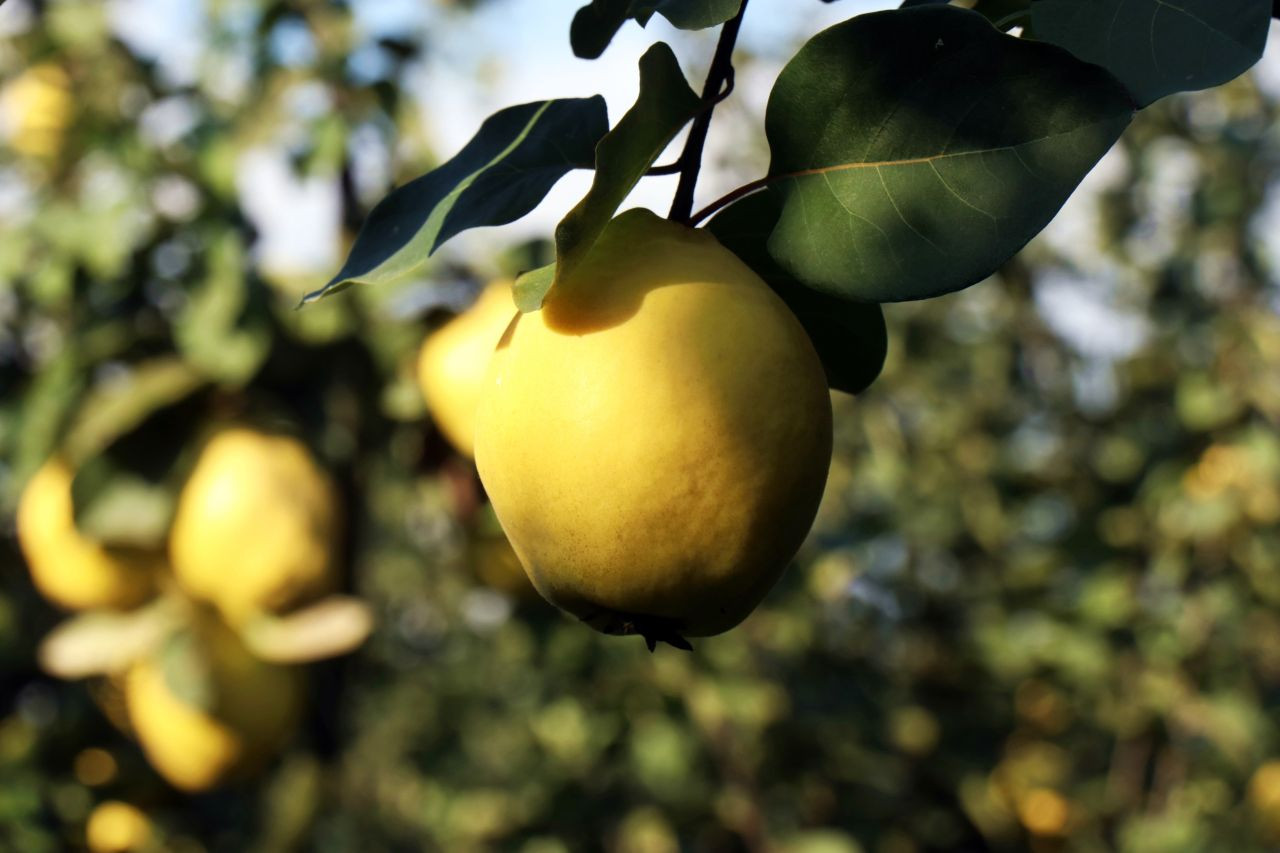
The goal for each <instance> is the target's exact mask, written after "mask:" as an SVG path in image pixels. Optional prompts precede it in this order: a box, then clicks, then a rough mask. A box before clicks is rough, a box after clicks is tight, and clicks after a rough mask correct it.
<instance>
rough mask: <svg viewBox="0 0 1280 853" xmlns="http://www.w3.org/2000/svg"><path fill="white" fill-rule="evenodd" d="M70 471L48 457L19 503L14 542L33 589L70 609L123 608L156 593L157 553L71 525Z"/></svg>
mask: <svg viewBox="0 0 1280 853" xmlns="http://www.w3.org/2000/svg"><path fill="white" fill-rule="evenodd" d="M73 477H74V473H73V472H72V470H71V468H70V467H68V466H67V464H66V463H65V462H63V461H62V460H60V459H56V458H55V459H51V460H49V461H48V462H46V463H45V464H44V465H43V466H41V468H40V469H39V470H38V471H37V472H36V474H35V476H34V477H32V478H31V481H30V482H29V483H28V484H27V487H26V488H25V489H24V490H23V492H22V498H21V500H20V502H19V504H18V518H17V525H18V541H19V543H20V544H21V546H22V553H23V554H24V556H25V557H26V559H27V568H28V569H29V570H30V572H31V580H32V581H33V582H34V583H35V586H36V589H38V590H39V591H40V593H41V594H42V595H43V596H44V597H45V598H47V599H49V601H51V602H53V603H54V604H57V605H59V606H61V607H65V608H67V609H69V610H87V609H91V608H96V607H110V608H115V609H127V608H130V607H134V606H136V605H138V604H141V603H142V602H144V601H146V600H147V599H148V598H150V597H151V595H152V594H153V593H154V592H155V584H156V578H157V576H158V575H159V573H160V572H161V571H162V569H163V567H164V557H163V555H162V554H158V553H150V552H144V551H135V550H129V551H123V550H121V551H116V550H108V549H107V548H105V547H104V546H103V545H101V544H99V543H98V542H95V541H93V540H92V539H89V538H87V537H85V536H84V535H83V534H81V533H80V531H79V530H77V529H76V524H75V515H74V510H73V507H72V502H71V481H72V478H73Z"/></svg>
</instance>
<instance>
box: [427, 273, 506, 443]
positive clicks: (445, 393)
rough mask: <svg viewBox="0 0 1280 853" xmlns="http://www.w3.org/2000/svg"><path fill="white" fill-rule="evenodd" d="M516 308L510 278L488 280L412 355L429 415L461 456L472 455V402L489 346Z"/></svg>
mask: <svg viewBox="0 0 1280 853" xmlns="http://www.w3.org/2000/svg"><path fill="white" fill-rule="evenodd" d="M515 313H516V309H515V305H514V304H513V303H512V301H511V283H510V282H509V281H506V280H503V279H499V280H497V281H494V282H492V283H490V284H489V285H488V286H487V287H486V288H485V289H484V290H483V291H482V292H481V294H480V298H479V299H477V300H476V303H475V304H474V305H472V306H471V307H470V308H468V309H467V310H466V311H464V312H463V313H461V314H459V315H458V316H457V317H454V318H453V319H452V320H450V321H449V322H448V323H446V324H444V325H443V326H441V327H440V328H439V329H438V330H436V331H435V332H434V333H432V334H431V335H430V336H429V337H428V338H427V339H426V341H425V342H424V343H423V345H422V350H421V352H420V353H419V356H418V384H419V385H420V386H421V388H422V395H423V396H424V397H425V398H426V400H427V406H428V407H429V408H430V410H431V417H432V419H433V420H434V421H435V422H436V426H438V427H439V428H440V431H441V432H442V433H444V436H445V438H447V439H449V443H450V444H452V445H453V446H454V448H455V449H456V450H457V451H458V452H459V453H461V454H462V455H463V456H467V457H472V456H474V455H475V449H474V442H475V422H476V407H477V406H478V405H479V403H480V390H481V388H482V387H483V385H484V377H485V370H486V368H487V367H488V366H489V358H490V356H492V355H493V348H494V347H495V346H497V344H498V339H499V338H501V337H502V332H503V331H504V330H505V329H506V328H507V324H508V323H510V322H511V317H512V315H514V314H515Z"/></svg>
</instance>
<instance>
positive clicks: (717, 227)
mask: <svg viewBox="0 0 1280 853" xmlns="http://www.w3.org/2000/svg"><path fill="white" fill-rule="evenodd" d="M780 201H781V197H780V196H779V195H778V194H776V193H773V192H760V193H756V194H754V195H749V196H747V197H746V198H744V199H741V200H740V201H738V202H735V203H734V204H732V205H730V206H729V207H727V208H725V209H724V210H722V211H721V212H720V213H719V215H717V216H716V218H715V219H713V220H711V222H709V223H707V230H709V231H710V232H711V233H712V234H714V235H715V236H716V239H717V240H719V241H720V242H721V243H722V244H723V245H724V246H725V247H727V248H728V249H729V250H730V251H732V252H733V253H734V254H736V255H737V256H738V257H739V258H741V259H742V260H743V262H744V263H746V265H747V266H749V267H751V268H752V269H753V270H755V272H756V274H757V275H759V276H760V277H761V278H763V279H764V280H765V281H767V282H768V283H769V285H770V286H771V287H772V288H773V289H774V290H775V291H777V293H778V295H779V296H781V297H782V298H783V300H784V301H785V302H786V303H787V305H788V306H789V307H790V308H791V310H792V311H793V312H794V313H795V315H796V317H798V318H799V319H800V322H801V323H802V324H804V327H805V330H806V331H807V332H808V333H809V338H810V339H811V340H812V341H813V345H814V348H815V349H817V351H818V355H819V356H820V357H821V358H822V365H823V367H825V368H826V371H827V382H828V383H829V384H830V385H831V387H832V388H835V389H837V390H840V391H845V392H847V393H850V394H857V393H859V392H861V391H864V390H866V388H867V387H868V386H870V385H871V383H872V382H874V381H875V378H876V377H877V376H879V375H880V369H881V368H882V367H883V366H884V360H885V355H886V353H887V352H888V346H889V342H888V335H887V333H886V331H885V325H884V314H883V312H882V311H881V310H880V306H879V305H876V304H873V303H865V302H849V301H847V300H843V299H837V298H835V297H832V296H828V295H826V294H824V293H819V292H818V291H816V290H811V289H809V288H807V287H805V286H804V285H802V284H801V283H800V282H798V281H796V280H795V279H794V278H792V277H791V276H789V275H787V274H786V273H785V272H783V271H782V270H781V269H780V268H779V267H778V265H777V264H776V263H775V262H774V261H773V259H772V258H771V257H769V253H768V252H767V251H766V249H765V246H766V244H767V243H768V239H769V234H770V232H771V231H773V227H774V225H775V223H777V221H778V213H779V210H778V205H779V202H780Z"/></svg>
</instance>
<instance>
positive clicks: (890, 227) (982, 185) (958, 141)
mask: <svg viewBox="0 0 1280 853" xmlns="http://www.w3.org/2000/svg"><path fill="white" fill-rule="evenodd" d="M1132 115H1133V106H1132V103H1131V101H1130V99H1129V96H1128V94H1127V93H1126V92H1125V91H1124V89H1123V88H1122V87H1121V86H1120V84H1119V83H1118V82H1117V81H1116V80H1115V79H1114V78H1113V77H1111V75H1109V74H1108V73H1106V72H1105V71H1103V70H1102V69H1100V68H1098V67H1097V66H1093V65H1088V64H1086V63H1083V62H1081V61H1079V60H1077V59H1075V58H1074V57H1072V56H1071V55H1070V54H1069V53H1067V52H1066V51H1063V50H1060V49H1058V48H1055V47H1054V46H1052V45H1046V44H1042V43H1039V42H1031V41H1026V40H1022V39H1017V38H1013V37H1011V36H1007V35H1004V34H1003V33H1001V32H999V31H998V30H996V29H994V28H993V27H992V26H991V24H990V23H989V22H988V21H987V20H986V19H984V18H983V17H982V16H981V15H978V14H977V13H975V12H971V11H968V10H965V9H959V8H953V7H948V6H925V7H920V8H917V9H898V10H891V11H887V12H879V13H874V14H869V15H861V16H859V17H857V18H854V19H852V20H850V21H847V22H845V23H843V24H837V25H836V26H834V27H832V28H830V29H828V30H826V31H824V32H822V33H819V34H818V35H817V36H815V37H814V38H813V39H812V40H810V41H809V43H808V44H806V45H805V46H804V47H803V48H802V49H801V50H800V52H799V53H798V54H797V55H796V57H795V58H794V59H792V60H791V62H790V63H788V65H787V67H786V68H785V69H783V72H782V74H781V75H780V77H779V78H778V82H777V84H776V86H775V87H774V90H773V93H772V95H771V96H770V99H769V107H768V112H767V115H766V133H767V135H768V139H769V145H770V148H771V150H772V153H773V160H772V163H771V165H770V169H769V176H768V178H766V181H765V184H766V185H767V191H768V192H770V193H775V194H777V195H778V196H779V197H780V200H779V202H778V203H779V206H780V211H781V212H780V215H779V219H778V224H777V226H776V227H775V228H774V230H773V233H772V235H771V236H770V238H769V253H770V254H771V255H772V257H773V259H774V260H775V261H777V262H778V263H779V265H780V266H781V267H782V268H783V269H784V270H785V271H786V272H788V273H789V274H790V275H792V276H793V277H794V278H796V279H797V280H799V281H801V282H803V283H804V284H805V285H807V286H808V287H810V288H812V289H815V290H819V291H822V292H824V293H827V294H830V295H832V296H836V297H841V298H845V299H854V300H861V301H867V302H895V301H900V300H907V299H924V298H926V297H930V296H937V295H940V294H943V293H949V292H951V291H954V290H959V289H961V288H964V287H968V286H969V285H971V284H974V283H976V282H978V281H981V280H982V279H983V278H985V277H987V276H988V275H990V274H991V273H992V272H994V271H995V270H996V269H997V268H998V267H999V266H1000V265H1001V264H1002V263H1004V262H1005V261H1006V260H1008V259H1009V258H1010V257H1011V256H1012V255H1013V254H1015V253H1016V252H1017V251H1018V250H1019V249H1021V248H1022V247H1023V246H1024V245H1025V244H1026V243H1027V241H1028V240H1030V239H1031V238H1032V237H1033V236H1035V235H1036V234H1037V233H1038V232H1039V231H1040V230H1041V229H1042V228H1043V227H1044V226H1045V225H1046V224H1047V223H1048V222H1049V220H1050V219H1052V218H1053V216H1054V214H1056V213H1057V211H1058V209H1059V208H1060V207H1061V206H1062V204H1063V203H1064V202H1065V201H1066V200H1067V197H1068V196H1070V195H1071V193H1072V191H1073V190H1074V189H1075V187H1076V186H1077V185H1078V184H1079V182H1080V180H1081V179H1082V178H1083V177H1084V176H1085V175H1086V174H1087V173H1088V172H1089V170H1090V169H1091V168H1093V166H1094V164H1095V163H1096V162H1097V161H1098V159H1099V158H1101V157H1102V155H1103V154H1105V153H1106V151H1107V149H1109V148H1110V147H1111V145H1112V144H1113V143H1114V142H1115V141H1116V139H1117V138H1119V136H1120V134H1121V132H1123V130H1124V128H1125V127H1126V126H1127V125H1128V123H1129V121H1130V119H1131V118H1132Z"/></svg>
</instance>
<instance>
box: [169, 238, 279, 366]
mask: <svg viewBox="0 0 1280 853" xmlns="http://www.w3.org/2000/svg"><path fill="white" fill-rule="evenodd" d="M246 267H247V259H246V258H245V252H244V247H243V246H242V245H241V242H240V238H239V236H238V235H236V234H235V233H234V232H231V231H227V232H225V233H223V234H222V235H220V236H219V237H218V238H216V239H215V240H214V241H213V242H212V244H211V245H210V246H209V262H208V272H207V274H206V276H205V279H204V281H203V282H201V283H200V284H199V285H197V286H196V287H195V288H194V289H193V290H192V291H191V293H190V297H189V298H188V300H187V304H186V306H185V307H184V308H183V310H182V313H181V314H180V315H179V316H178V318H177V321H176V322H175V323H174V329H173V332H174V339H175V341H176V343H177V345H178V349H179V350H180V351H181V352H182V354H183V356H185V357H186V360H187V362H188V363H190V364H193V365H195V366H196V367H197V368H199V370H200V371H201V372H202V373H204V374H205V375H207V376H209V377H211V378H213V379H216V380H218V381H220V382H222V383H224V384H227V385H231V386H235V387H239V386H241V385H243V384H244V383H245V382H246V381H248V379H249V378H250V377H251V376H252V375H253V374H254V373H255V372H257V369H258V367H260V366H261V364H262V362H263V359H265V358H266V356H267V351H268V350H269V349H270V347H271V325H270V322H269V320H268V318H267V315H266V312H265V306H264V304H263V302H262V300H260V299H259V300H253V299H251V296H253V295H254V294H255V289H254V282H253V281H252V280H251V279H249V277H248V276H247V275H246V274H245V270H246Z"/></svg>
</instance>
